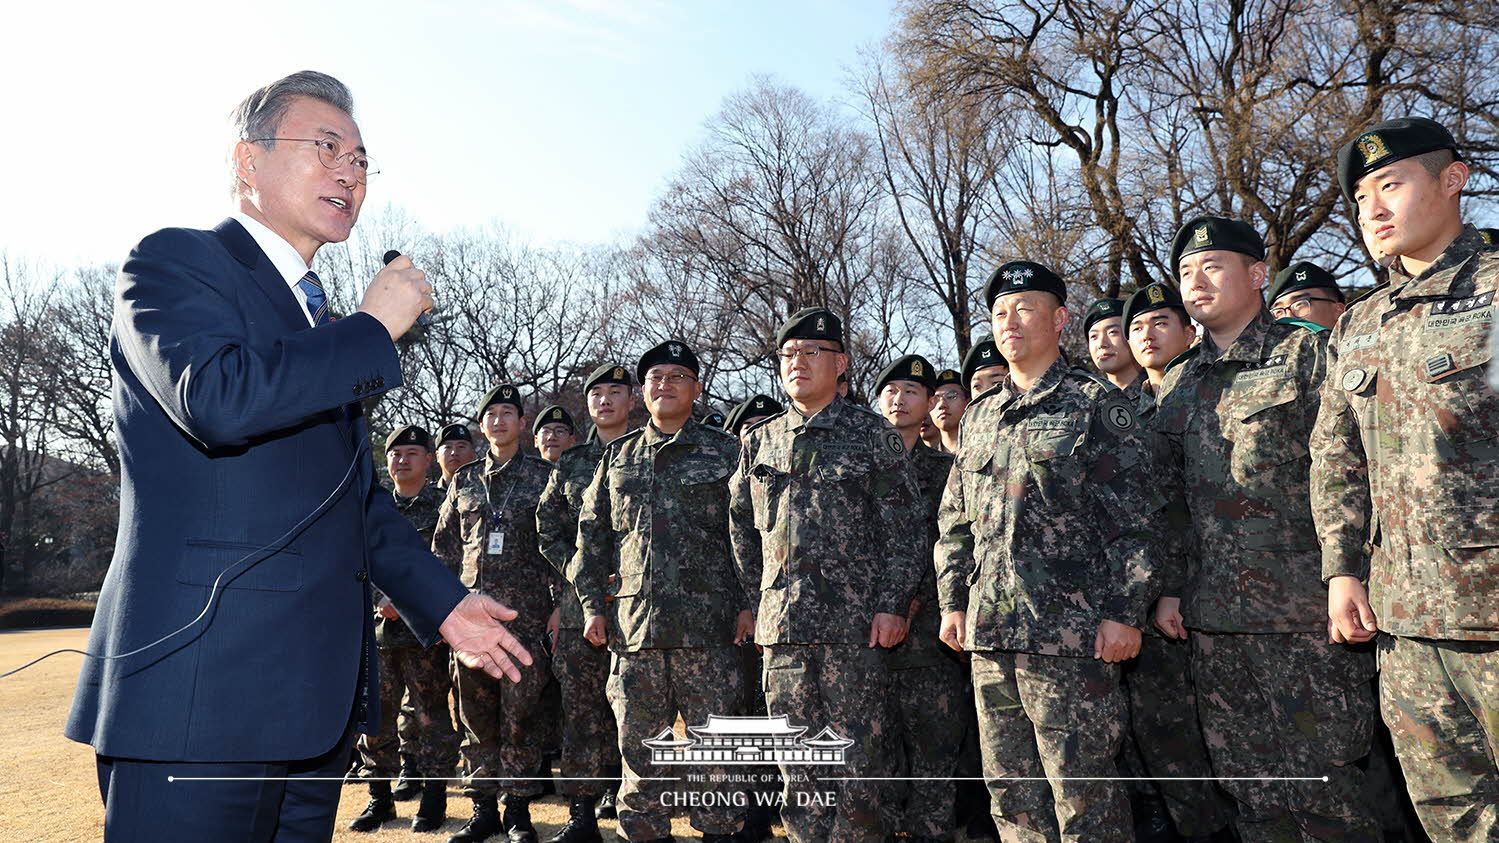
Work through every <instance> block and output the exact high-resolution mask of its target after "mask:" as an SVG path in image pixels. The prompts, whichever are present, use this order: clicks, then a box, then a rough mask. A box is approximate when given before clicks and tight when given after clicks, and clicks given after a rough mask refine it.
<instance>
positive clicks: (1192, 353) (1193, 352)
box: [1166, 343, 1202, 372]
mask: <svg viewBox="0 0 1499 843" xmlns="http://www.w3.org/2000/svg"><path fill="white" fill-rule="evenodd" d="M1201 350H1202V343H1198V344H1197V345H1194V346H1192V347H1191V348H1189V349H1187V350H1186V351H1183V352H1182V353H1181V354H1178V355H1176V356H1175V357H1173V358H1171V362H1170V363H1167V364H1166V371H1168V372H1169V371H1171V370H1172V369H1174V368H1176V367H1177V366H1180V365H1181V364H1183V363H1185V362H1187V361H1188V360H1191V359H1192V358H1193V357H1196V356H1197V352H1199V351H1201Z"/></svg>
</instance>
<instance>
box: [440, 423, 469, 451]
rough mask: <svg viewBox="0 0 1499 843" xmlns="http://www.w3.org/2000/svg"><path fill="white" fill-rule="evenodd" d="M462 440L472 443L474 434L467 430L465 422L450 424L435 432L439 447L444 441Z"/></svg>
mask: <svg viewBox="0 0 1499 843" xmlns="http://www.w3.org/2000/svg"><path fill="white" fill-rule="evenodd" d="M458 441H463V442H467V443H468V444H470V445H472V444H474V435H473V434H472V433H470V432H469V429H468V425H466V424H450V425H447V426H446V427H444V428H443V429H442V430H440V431H438V433H437V446H438V447H439V448H440V447H442V446H443V443H446V442H458Z"/></svg>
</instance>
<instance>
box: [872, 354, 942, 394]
mask: <svg viewBox="0 0 1499 843" xmlns="http://www.w3.org/2000/svg"><path fill="white" fill-rule="evenodd" d="M891 381H915V382H916V383H919V384H921V385H922V386H924V387H926V388H927V389H928V390H930V391H932V392H936V391H937V375H936V373H935V372H933V371H932V364H931V363H929V362H927V359H926V358H925V357H922V356H921V355H920V354H907V355H906V356H905V357H902V358H900V359H899V360H896V361H895V362H894V363H891V364H890V365H889V366H886V367H885V369H884V371H882V372H880V376H879V377H878V378H876V379H875V382H874V391H875V392H879V391H880V390H882V389H884V388H885V384H887V383H889V382H891Z"/></svg>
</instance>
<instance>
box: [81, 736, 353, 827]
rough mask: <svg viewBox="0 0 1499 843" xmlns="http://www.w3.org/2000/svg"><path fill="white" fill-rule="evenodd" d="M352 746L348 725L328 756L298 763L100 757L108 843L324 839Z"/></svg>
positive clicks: (326, 754)
mask: <svg viewBox="0 0 1499 843" xmlns="http://www.w3.org/2000/svg"><path fill="white" fill-rule="evenodd" d="M353 742H354V728H353V726H352V725H350V726H349V728H347V729H345V730H344V734H343V736H342V737H341V738H339V740H338V743H337V744H336V745H335V746H334V747H333V748H332V749H330V750H328V751H327V752H325V753H323V754H322V755H319V756H317V757H315V758H308V759H305V760H300V761H270V762H261V763H219V762H206V763H205V762H189V761H138V760H135V759H130V758H109V757H106V756H102V755H101V756H98V757H97V759H96V763H97V770H98V776H99V795H100V796H101V797H103V799H104V840H105V843H175V841H182V843H199V841H207V840H211V841H216V843H217V841H224V843H231V842H233V843H238V841H244V843H251V841H254V843H262V841H275V843H301V841H313V840H319V841H321V840H329V839H331V838H332V837H333V821H334V819H335V818H336V816H337V814H338V797H339V793H340V789H341V788H342V786H343V775H344V772H345V771H347V770H348V766H349V748H350V746H352V745H353ZM169 777H171V778H173V779H175V781H168V778H169ZM195 779H220V780H219V781H197V780H195ZM229 779H234V781H230V780H229Z"/></svg>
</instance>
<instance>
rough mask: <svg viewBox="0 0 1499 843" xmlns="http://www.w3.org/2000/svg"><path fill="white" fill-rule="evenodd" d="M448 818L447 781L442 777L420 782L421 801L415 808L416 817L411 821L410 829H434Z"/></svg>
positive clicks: (427, 830)
mask: <svg viewBox="0 0 1499 843" xmlns="http://www.w3.org/2000/svg"><path fill="white" fill-rule="evenodd" d="M447 818H448V783H447V782H445V781H443V780H442V779H427V780H426V781H424V782H422V802H421V804H420V805H418V806H417V808H416V819H414V820H412V821H411V830H412V831H418V832H429V831H436V830H438V829H439V828H442V824H443V822H444V821H446V820H447Z"/></svg>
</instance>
